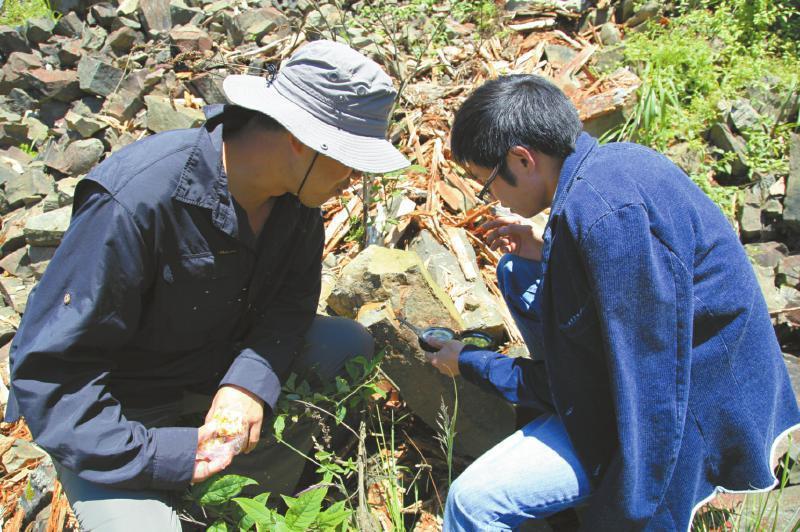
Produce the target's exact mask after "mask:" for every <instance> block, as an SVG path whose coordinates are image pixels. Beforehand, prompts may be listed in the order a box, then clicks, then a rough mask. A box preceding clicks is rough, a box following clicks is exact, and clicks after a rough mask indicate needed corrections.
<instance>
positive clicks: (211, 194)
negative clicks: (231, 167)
mask: <svg viewBox="0 0 800 532" xmlns="http://www.w3.org/2000/svg"><path fill="white" fill-rule="evenodd" d="M222 109H223V106H222V105H210V106H208V107H206V108H205V109H203V111H204V113H205V115H206V122H205V123H204V124H203V125H202V126H201V127H199V128H198V129H197V140H196V142H195V145H194V147H193V148H192V151H191V153H190V154H189V158H188V160H187V161H186V164H185V165H184V167H183V170H182V171H181V176H180V178H179V180H178V186H177V187H176V188H175V192H173V194H172V197H173V198H175V199H176V200H178V201H180V202H182V203H186V204H188V205H195V206H198V207H203V208H205V209H208V210H210V211H211V221H212V223H213V224H214V225H215V226H216V227H217V228H218V229H220V230H221V231H223V232H225V233H227V234H229V235H231V236H234V237H235V236H237V232H238V225H237V221H236V213H235V210H234V207H233V198H232V197H231V194H230V191H229V190H228V176H227V175H226V174H225V169H224V168H223V166H222V120H221V118H222Z"/></svg>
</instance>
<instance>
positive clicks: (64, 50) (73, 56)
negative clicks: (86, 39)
mask: <svg viewBox="0 0 800 532" xmlns="http://www.w3.org/2000/svg"><path fill="white" fill-rule="evenodd" d="M83 52H84V50H83V46H81V41H79V40H78V39H73V40H71V41H67V42H65V43H64V44H63V45H62V46H61V47H60V48H59V50H58V60H59V61H60V62H61V66H62V67H65V68H67V67H72V66H75V65H77V64H78V61H80V60H81V57H83Z"/></svg>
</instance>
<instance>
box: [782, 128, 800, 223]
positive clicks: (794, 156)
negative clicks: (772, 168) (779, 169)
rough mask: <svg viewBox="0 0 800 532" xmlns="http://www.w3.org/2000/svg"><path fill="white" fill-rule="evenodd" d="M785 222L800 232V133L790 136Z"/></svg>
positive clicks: (784, 208) (784, 209)
mask: <svg viewBox="0 0 800 532" xmlns="http://www.w3.org/2000/svg"><path fill="white" fill-rule="evenodd" d="M783 223H784V224H786V226H787V227H788V228H789V229H791V230H793V231H795V232H800V135H798V134H797V133H794V134H792V135H791V136H790V137H789V175H788V176H787V177H786V197H785V198H784V200H783Z"/></svg>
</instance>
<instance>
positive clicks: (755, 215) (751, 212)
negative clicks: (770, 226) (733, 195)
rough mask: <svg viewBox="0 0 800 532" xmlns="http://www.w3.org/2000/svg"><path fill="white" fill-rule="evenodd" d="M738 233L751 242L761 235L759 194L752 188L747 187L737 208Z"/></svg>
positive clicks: (744, 239) (743, 239)
mask: <svg viewBox="0 0 800 532" xmlns="http://www.w3.org/2000/svg"><path fill="white" fill-rule="evenodd" d="M738 214H739V216H738V220H739V234H740V236H741V238H742V241H744V242H751V241H753V240H756V239H758V238H759V237H760V236H761V228H762V225H763V224H762V222H761V196H760V195H759V194H758V193H756V192H755V191H754V190H753V189H747V190H746V191H745V193H744V199H743V201H742V203H741V207H740V209H739V213H738Z"/></svg>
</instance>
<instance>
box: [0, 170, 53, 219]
mask: <svg viewBox="0 0 800 532" xmlns="http://www.w3.org/2000/svg"><path fill="white" fill-rule="evenodd" d="M53 187H54V184H53V178H52V177H50V176H49V175H47V174H46V173H44V172H43V171H42V169H41V168H39V167H34V168H28V169H27V170H26V171H25V172H24V173H23V174H21V175H20V176H19V177H17V178H16V179H12V180H11V181H9V182H8V183H6V199H7V200H8V203H9V205H10V207H11V208H12V209H16V208H17V207H22V206H23V205H25V206H27V205H33V204H34V203H37V202H39V201H40V200H41V199H42V198H43V197H45V196H46V195H47V194H48V193H49V192H50V191H51V190H53Z"/></svg>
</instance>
